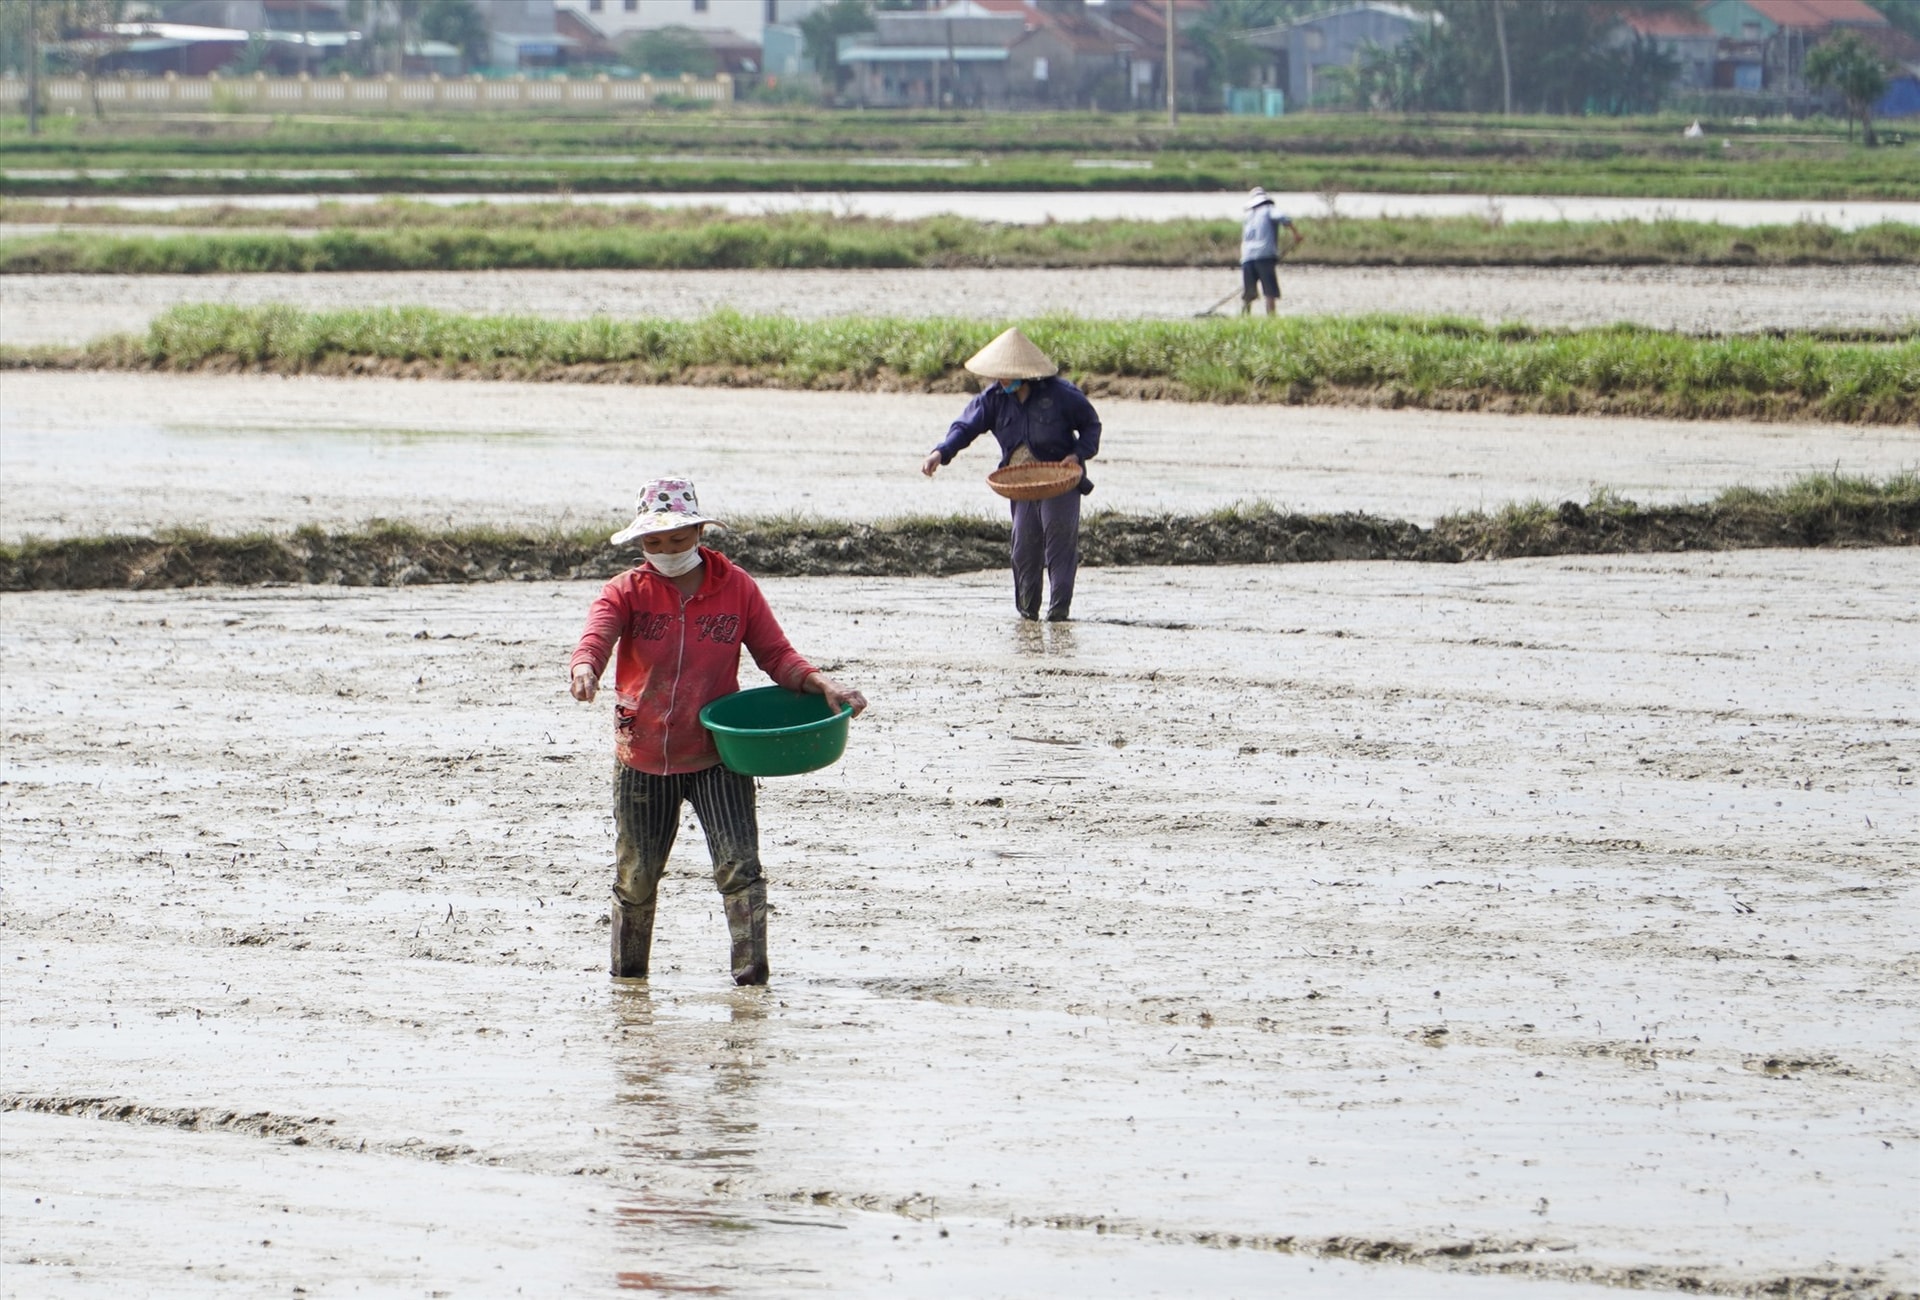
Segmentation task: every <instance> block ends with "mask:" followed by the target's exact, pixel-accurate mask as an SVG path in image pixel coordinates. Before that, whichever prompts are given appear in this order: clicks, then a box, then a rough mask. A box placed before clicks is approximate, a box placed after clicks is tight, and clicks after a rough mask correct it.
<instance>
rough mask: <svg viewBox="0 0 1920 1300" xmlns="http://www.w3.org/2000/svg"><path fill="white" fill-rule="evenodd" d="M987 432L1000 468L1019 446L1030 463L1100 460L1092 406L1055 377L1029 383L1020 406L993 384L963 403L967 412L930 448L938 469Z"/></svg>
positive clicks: (1084, 487)
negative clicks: (996, 445)
mask: <svg viewBox="0 0 1920 1300" xmlns="http://www.w3.org/2000/svg"><path fill="white" fill-rule="evenodd" d="M989 432H990V433H992V434H993V436H994V439H995V440H996V441H998V442H999V444H1000V463H1001V464H1002V465H1004V464H1006V463H1007V461H1008V459H1009V458H1010V457H1011V456H1012V455H1013V453H1014V449H1015V448H1017V447H1019V446H1020V444H1022V443H1025V444H1026V445H1027V449H1028V450H1029V451H1031V452H1032V453H1033V457H1034V459H1035V460H1065V459H1066V458H1067V457H1068V456H1078V457H1079V458H1080V459H1081V461H1083V462H1085V461H1089V460H1092V459H1093V458H1094V457H1095V456H1097V455H1099V454H1100V417H1099V416H1098V415H1096V414H1095V413H1094V410H1093V403H1092V402H1089V401H1088V400H1087V395H1086V394H1085V393H1083V392H1081V391H1080V390H1079V389H1078V388H1075V387H1074V386H1073V385H1072V384H1070V383H1068V382H1067V381H1066V380H1064V379H1061V378H1058V377H1057V376H1056V377H1054V378H1051V379H1029V380H1028V381H1027V400H1026V401H1025V402H1022V401H1021V400H1020V399H1019V398H1018V397H1015V396H1014V395H1013V394H1012V393H1009V392H1006V391H1005V390H1003V389H1002V388H1001V387H1000V385H998V384H993V385H991V386H990V387H988V389H987V390H986V391H985V392H984V393H981V394H980V395H978V396H977V397H975V398H974V399H973V400H972V401H971V402H968V403H967V409H966V410H964V411H962V412H960V418H959V419H957V420H955V421H954V422H953V425H952V427H951V428H949V429H948V430H947V436H946V437H945V438H943V439H941V441H940V445H939V446H938V447H936V448H934V450H936V451H938V452H939V453H940V463H941V464H942V465H946V464H949V463H951V462H952V460H953V458H954V455H955V454H956V453H957V452H959V451H961V450H962V449H963V448H965V447H967V446H968V445H969V444H971V443H972V442H973V440H974V439H975V438H978V437H979V436H980V435H981V434H983V433H989ZM1089 486H1090V485H1088V484H1085V483H1083V484H1082V485H1081V489H1080V490H1081V491H1082V492H1085V491H1086V490H1087V488H1088V487H1089Z"/></svg>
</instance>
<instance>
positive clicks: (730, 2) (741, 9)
mask: <svg viewBox="0 0 1920 1300" xmlns="http://www.w3.org/2000/svg"><path fill="white" fill-rule="evenodd" d="M557 3H558V4H559V5H560V6H561V7H562V8H564V9H571V10H573V11H574V12H575V13H578V14H580V15H581V16H583V17H584V18H586V20H587V21H588V22H590V23H592V24H593V25H594V26H595V27H598V28H599V29H600V30H601V31H603V32H605V33H606V34H607V39H608V40H609V41H611V42H612V43H613V44H615V45H618V44H620V43H621V41H622V40H623V39H624V38H626V37H628V36H631V35H632V34H633V33H635V32H649V31H658V30H659V29H660V28H662V27H691V28H693V29H694V30H696V31H708V32H732V33H734V34H735V35H736V36H743V37H745V38H746V39H748V40H750V41H752V42H753V43H754V44H755V45H759V44H761V43H762V42H763V41H764V40H765V29H766V27H767V25H768V24H770V23H779V24H783V25H786V26H791V25H793V24H795V23H797V22H799V21H800V20H801V19H802V18H805V17H806V16H807V15H808V14H810V13H812V12H813V11H814V10H815V9H818V8H819V7H820V6H821V5H822V4H824V3H825V0H557Z"/></svg>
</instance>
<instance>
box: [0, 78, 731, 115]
mask: <svg viewBox="0 0 1920 1300" xmlns="http://www.w3.org/2000/svg"><path fill="white" fill-rule="evenodd" d="M40 97H41V99H40V102H41V104H42V105H43V106H44V107H45V108H46V109H47V111H49V112H53V113H63V112H65V111H67V110H68V109H72V110H74V111H75V112H85V113H91V112H92V111H93V107H94V104H95V103H96V102H97V103H98V104H99V105H100V107H101V108H102V109H103V110H109V111H110V110H113V109H133V110H154V109H161V110H164V109H183V108H184V109H208V110H215V111H223V110H230V109H232V110H243V111H244V110H253V109H260V110H265V111H267V112H278V111H294V110H298V109H301V108H313V107H318V108H326V109H392V108H398V109H420V110H423V111H425V110H438V109H451V110H454V111H460V110H465V109H494V108H575V107H592V108H617V107H619V106H621V105H643V104H651V103H654V102H655V101H657V100H661V99H681V100H698V101H702V102H706V103H714V104H727V103H731V102H732V101H733V78H732V77H730V76H728V75H727V74H726V73H724V72H723V73H721V74H720V75H719V76H717V77H692V76H683V77H679V78H666V79H662V80H658V81H656V80H655V79H654V78H652V77H641V78H639V79H638V80H637V81H616V80H614V79H613V78H611V77H606V76H599V77H594V78H591V79H581V80H577V81H576V80H572V79H563V78H558V77H556V78H553V79H551V80H540V81H534V80H530V79H528V78H525V77H515V78H512V79H510V80H505V81H488V80H485V79H483V78H480V77H463V78H449V79H446V80H442V79H441V78H439V77H433V78H429V79H424V80H407V79H403V78H400V77H393V76H388V77H364V78H363V77H269V76H265V75H264V74H259V75H255V76H252V77H221V76H217V75H216V76H209V77H177V76H174V75H173V74H172V73H169V74H167V75H166V76H164V77H101V78H99V79H97V80H89V79H87V78H86V77H46V78H43V79H42V80H41V82H40ZM26 102H27V83H26V82H25V81H24V80H22V79H20V78H17V77H0V105H6V106H7V107H9V108H12V109H14V110H15V111H19V110H22V109H24V107H25V105H26Z"/></svg>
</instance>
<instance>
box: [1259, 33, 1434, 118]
mask: <svg viewBox="0 0 1920 1300" xmlns="http://www.w3.org/2000/svg"><path fill="white" fill-rule="evenodd" d="M1414 26H1415V25H1414V24H1413V23H1411V22H1408V21H1407V20H1406V19H1405V18H1402V17H1400V16H1398V15H1396V14H1391V13H1383V12H1381V11H1380V10H1378V9H1353V10H1348V11H1347V12H1344V13H1333V14H1328V15H1327V16H1326V17H1324V18H1310V19H1307V20H1305V21H1303V22H1299V23H1295V24H1294V25H1293V26H1292V27H1291V28H1290V29H1289V30H1288V32H1287V85H1286V86H1284V87H1282V89H1284V90H1285V91H1286V92H1287V105H1288V107H1289V108H1290V109H1291V108H1293V107H1295V106H1297V107H1300V108H1307V107H1310V106H1311V105H1312V104H1313V101H1314V99H1315V97H1316V96H1318V95H1319V94H1320V93H1321V91H1322V90H1323V89H1324V86H1323V84H1322V82H1323V80H1324V78H1323V76H1322V73H1323V70H1324V69H1327V68H1346V67H1351V66H1352V65H1353V62H1354V60H1355V59H1357V58H1358V57H1359V55H1360V47H1361V46H1362V45H1365V44H1366V43H1367V42H1369V41H1371V42H1373V43H1374V44H1375V45H1379V46H1382V47H1384V48H1386V49H1392V48H1394V47H1395V46H1397V45H1399V44H1400V43H1401V42H1402V41H1404V40H1406V39H1407V38H1408V37H1409V36H1411V35H1413V32H1414Z"/></svg>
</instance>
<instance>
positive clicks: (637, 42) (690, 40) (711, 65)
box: [627, 27, 720, 77]
mask: <svg viewBox="0 0 1920 1300" xmlns="http://www.w3.org/2000/svg"><path fill="white" fill-rule="evenodd" d="M627 62H629V63H631V64H632V65H633V66H634V67H636V68H638V69H640V71H642V72H644V73H646V74H647V75H648V76H653V77H677V76H679V75H680V74H681V73H683V72H690V73H692V74H693V75H694V76H696V77H711V76H712V75H713V74H714V71H715V70H716V69H717V68H718V67H719V66H720V62H719V60H718V59H716V58H714V55H713V47H712V46H710V45H708V44H707V42H706V39H705V38H704V37H702V36H701V35H700V33H699V32H696V31H694V30H693V29H691V28H688V27H661V28H658V29H657V30H654V31H650V32H641V33H640V34H639V35H638V36H636V37H634V38H633V39H632V40H630V41H628V42H627Z"/></svg>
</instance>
